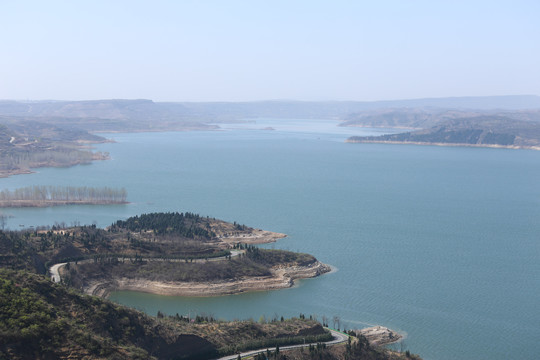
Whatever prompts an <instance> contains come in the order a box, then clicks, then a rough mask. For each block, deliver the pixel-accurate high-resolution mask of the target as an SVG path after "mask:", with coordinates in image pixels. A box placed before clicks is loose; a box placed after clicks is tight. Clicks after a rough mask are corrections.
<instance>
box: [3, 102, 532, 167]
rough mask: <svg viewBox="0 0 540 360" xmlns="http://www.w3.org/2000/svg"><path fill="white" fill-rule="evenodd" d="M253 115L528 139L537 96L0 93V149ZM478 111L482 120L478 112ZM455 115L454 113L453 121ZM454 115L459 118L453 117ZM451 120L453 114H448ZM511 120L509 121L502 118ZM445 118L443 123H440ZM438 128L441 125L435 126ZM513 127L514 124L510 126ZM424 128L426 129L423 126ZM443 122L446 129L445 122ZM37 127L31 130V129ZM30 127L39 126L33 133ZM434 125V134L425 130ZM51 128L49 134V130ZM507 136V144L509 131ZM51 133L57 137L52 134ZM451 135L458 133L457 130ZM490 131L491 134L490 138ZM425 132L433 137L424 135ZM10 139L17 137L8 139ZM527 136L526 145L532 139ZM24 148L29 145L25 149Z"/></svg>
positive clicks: (208, 124)
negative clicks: (11, 96) (9, 96)
mask: <svg viewBox="0 0 540 360" xmlns="http://www.w3.org/2000/svg"><path fill="white" fill-rule="evenodd" d="M255 118H282V119H287V118H288V119H335V120H337V121H341V122H342V123H341V124H340V125H341V126H363V127H392V128H396V127H397V128H407V129H412V130H418V129H420V130H424V132H419V133H417V132H408V133H407V134H409V135H399V136H398V135H393V136H392V137H388V136H386V137H381V138H377V139H375V138H354V139H350V141H352V142H366V141H369V142H374V141H383V142H387V141H392V142H422V143H423V142H434V141H435V140H437V142H441V143H445V142H446V141H450V140H445V139H447V138H448V139H451V141H450V142H452V143H453V144H458V142H455V139H456V137H455V136H454V135H450V134H447V135H448V136H447V137H444V136H443V137H441V131H442V132H445V131H453V132H456V131H458V130H459V131H461V129H462V128H463V129H469V128H470V127H471V126H474V127H475V129H476V130H482V132H485V133H486V134H489V133H495V134H505V135H508V136H506V137H504V139H505V140H504V141H503V142H504V143H505V144H502V143H500V142H501V141H502V140H500V139H502V138H503V137H496V138H493V137H492V135H482V136H479V137H478V138H477V139H476V140H474V139H475V138H474V137H473V138H467V139H468V140H467V141H468V142H467V143H464V144H472V142H473V141H476V142H477V145H482V144H483V142H485V141H495V144H494V145H497V144H498V145H505V146H536V144H537V139H540V137H539V136H538V135H537V134H538V132H537V131H536V126H538V125H537V124H540V96H535V95H516V96H484V97H453V98H433V99H414V100H394V101H373V102H361V101H326V102H311V101H286V100H275V101H256V102H200V103H195V102H177V103H172V102H154V101H151V100H93V101H11V100H3V101H0V125H3V126H4V128H3V129H2V134H0V158H1V157H2V151H1V149H4V150H6V149H9V148H10V147H13V146H15V145H17V146H18V151H19V152H21V151H23V150H24V151H26V150H27V149H26V148H23V146H26V145H24V144H26V143H24V141H26V139H32V140H31V141H32V146H34V147H36V146H37V145H38V144H40V143H42V140H43V139H46V140H47V141H45V143H46V144H47V146H49V145H50V141H56V140H61V141H62V142H69V141H76V142H81V141H89V142H99V141H102V140H103V139H98V138H96V137H93V135H90V134H88V133H87V132H93V133H95V132H139V131H179V130H208V129H215V128H218V125H216V124H219V123H222V122H236V121H244V120H247V119H255ZM479 119H483V120H479ZM454 120H456V121H454ZM457 120H459V121H457ZM452 121H454V122H452ZM510 123H512V125H508V124H510ZM443 124H445V125H443ZM442 128H444V129H446V130H444V131H443V130H441V129H442ZM517 128H519V129H520V130H519V131H518V130H516V129H517ZM426 129H430V130H426ZM449 129H451V130H449ZM37 130H39V131H37ZM36 132H38V133H39V134H36ZM431 133H434V134H435V133H436V134H437V136H436V137H433V138H432V137H431V136H430V135H429V134H431ZM53 135H54V136H53ZM512 135H513V136H514V142H513V143H512V145H509V144H506V143H508V142H509V140H508V139H510V136H512ZM56 138H58V139H56ZM457 138H460V139H461V137H460V136H458V137H457ZM493 139H498V140H493ZM431 140H433V141H431ZM16 142H18V143H16ZM532 144H534V145H532ZM29 151H31V150H29ZM77 161H78V160H77Z"/></svg>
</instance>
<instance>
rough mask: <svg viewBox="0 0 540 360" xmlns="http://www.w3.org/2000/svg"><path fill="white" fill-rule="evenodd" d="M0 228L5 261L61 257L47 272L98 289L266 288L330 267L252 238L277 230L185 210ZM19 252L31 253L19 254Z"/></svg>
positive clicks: (36, 262)
mask: <svg viewBox="0 0 540 360" xmlns="http://www.w3.org/2000/svg"><path fill="white" fill-rule="evenodd" d="M5 234H9V236H4V240H5V241H4V247H5V251H4V252H3V254H4V255H3V256H2V258H1V260H2V261H3V262H5V263H6V264H11V265H12V266H13V265H17V266H18V267H22V268H26V269H33V270H35V271H38V272H41V273H46V272H47V271H48V269H49V267H51V266H52V265H53V264H59V263H60V264H63V265H61V266H56V267H55V268H54V269H53V272H55V273H53V276H55V275H56V276H57V277H58V280H60V279H61V281H62V282H63V283H66V284H68V285H70V286H73V287H75V288H77V289H80V290H82V291H83V292H86V293H88V294H93V295H100V296H107V294H108V293H109V292H110V291H111V290H120V289H124V290H138V291H146V292H152V293H158V294H169V295H173V294H174V295H191V296H212V295H223V294H233V293H239V292H244V291H254V290H271V289H279V288H286V287H290V286H292V285H293V283H294V280H295V279H299V278H306V277H314V276H318V275H320V274H323V273H325V272H328V271H330V267H329V266H328V265H325V264H322V263H320V262H319V261H317V259H316V258H315V257H313V256H311V255H308V254H302V253H294V252H289V251H283V250H266V249H260V248H258V247H255V246H254V245H253V244H255V243H264V242H272V241H276V240H277V239H279V238H282V237H284V236H285V235H284V234H279V233H273V232H269V231H263V230H260V229H254V228H251V227H248V226H245V225H240V224H236V223H232V224H231V223H227V222H224V221H221V220H217V219H214V218H210V217H202V216H200V215H197V214H192V213H189V212H186V213H152V214H142V215H139V216H134V217H131V218H128V219H126V220H119V221H117V222H116V223H114V224H111V226H109V227H108V228H107V229H100V228H97V227H95V226H79V227H71V228H56V227H55V228H53V229H50V230H34V231H27V232H25V233H24V236H22V234H21V233H19V232H7V233H5ZM15 244H17V246H15ZM25 255H26V256H28V257H31V259H32V261H30V262H28V261H21V259H24V257H25ZM31 264H33V268H32V267H30V268H29V265H31ZM23 265H24V266H23Z"/></svg>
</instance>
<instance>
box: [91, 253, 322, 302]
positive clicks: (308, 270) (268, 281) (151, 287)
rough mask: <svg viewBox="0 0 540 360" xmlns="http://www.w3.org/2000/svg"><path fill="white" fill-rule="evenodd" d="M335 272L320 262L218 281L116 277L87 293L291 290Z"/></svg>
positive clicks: (218, 293) (94, 285)
mask: <svg viewBox="0 0 540 360" xmlns="http://www.w3.org/2000/svg"><path fill="white" fill-rule="evenodd" d="M331 270H332V269H331V267H330V266H329V265H326V264H323V263H321V262H319V261H316V262H314V263H312V264H309V265H306V266H289V267H281V268H273V269H272V270H271V272H272V275H271V276H260V277H243V278H239V279H235V280H232V281H216V282H204V283H201V282H160V281H151V280H146V279H128V278H116V279H107V280H105V281H100V280H94V281H92V282H90V283H89V284H88V286H86V287H85V288H84V289H83V291H84V292H85V293H87V294H89V295H95V296H100V297H108V296H109V294H110V293H111V292H112V291H122V290H124V291H139V292H146V293H151V294H157V295H169V296H193V297H209V296H223V295H233V294H240V293H244V292H248V291H268V290H278V289H286V288H290V287H292V286H293V285H294V281H295V280H297V279H307V278H313V277H316V276H319V275H322V274H325V273H327V272H330V271H331Z"/></svg>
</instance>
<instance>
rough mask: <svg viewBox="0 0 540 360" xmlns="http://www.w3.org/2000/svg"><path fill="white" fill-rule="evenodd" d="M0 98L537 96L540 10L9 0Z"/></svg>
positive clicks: (444, 4) (536, 6)
mask: <svg viewBox="0 0 540 360" xmlns="http://www.w3.org/2000/svg"><path fill="white" fill-rule="evenodd" d="M0 30H1V31H0V46H1V47H0V49H1V50H0V51H1V53H0V54H1V56H0V99H21V100H25V99H30V100H39V99H65V100H83V99H106V98H125V99H133V98H147V99H153V100H155V101H244V100H247V101H251V100H266V99H293V100H368V101H369V100H390V99H409V98H421V97H446V96H469V95H518V94H534V95H540V1H538V0H530V1H527V0H515V1H496V0H490V1H475V0H470V1H460V0H457V1H451V0H448V1H437V0H431V1H421V0H418V1H416V0H409V1H407V0H402V1H397V0H396V1H386V0H381V1H375V0H373V1H369V2H368V1H360V0H356V1H353V0H351V1H337V0H333V1H330V0H328V1H315V0H307V1H294V0H286V1H281V0H272V1H256V0H245V1H226V0H220V1H204V0H192V1H191V0H184V1H180V0H178V1H172V0H171V1H159V0H154V1H134V0H130V1H112V0H109V1H101V0H94V1H53V0H47V1H24V0H19V1H11V0H0Z"/></svg>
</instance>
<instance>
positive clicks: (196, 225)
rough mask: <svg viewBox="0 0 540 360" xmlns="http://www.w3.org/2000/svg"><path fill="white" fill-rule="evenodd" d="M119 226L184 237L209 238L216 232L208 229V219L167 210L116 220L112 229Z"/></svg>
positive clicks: (132, 229)
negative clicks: (166, 211)
mask: <svg viewBox="0 0 540 360" xmlns="http://www.w3.org/2000/svg"><path fill="white" fill-rule="evenodd" d="M114 228H121V229H127V230H130V231H152V232H154V233H156V234H177V235H180V236H184V237H186V238H190V239H195V238H204V239H211V238H213V237H215V236H216V234H215V233H214V232H213V231H211V230H210V226H209V223H208V219H205V218H203V217H201V216H200V215H197V214H193V213H190V212H185V213H179V212H168V213H151V214H142V215H137V216H133V217H130V218H128V219H127V220H118V221H117V222H116V223H115V224H113V226H112V229H114Z"/></svg>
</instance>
